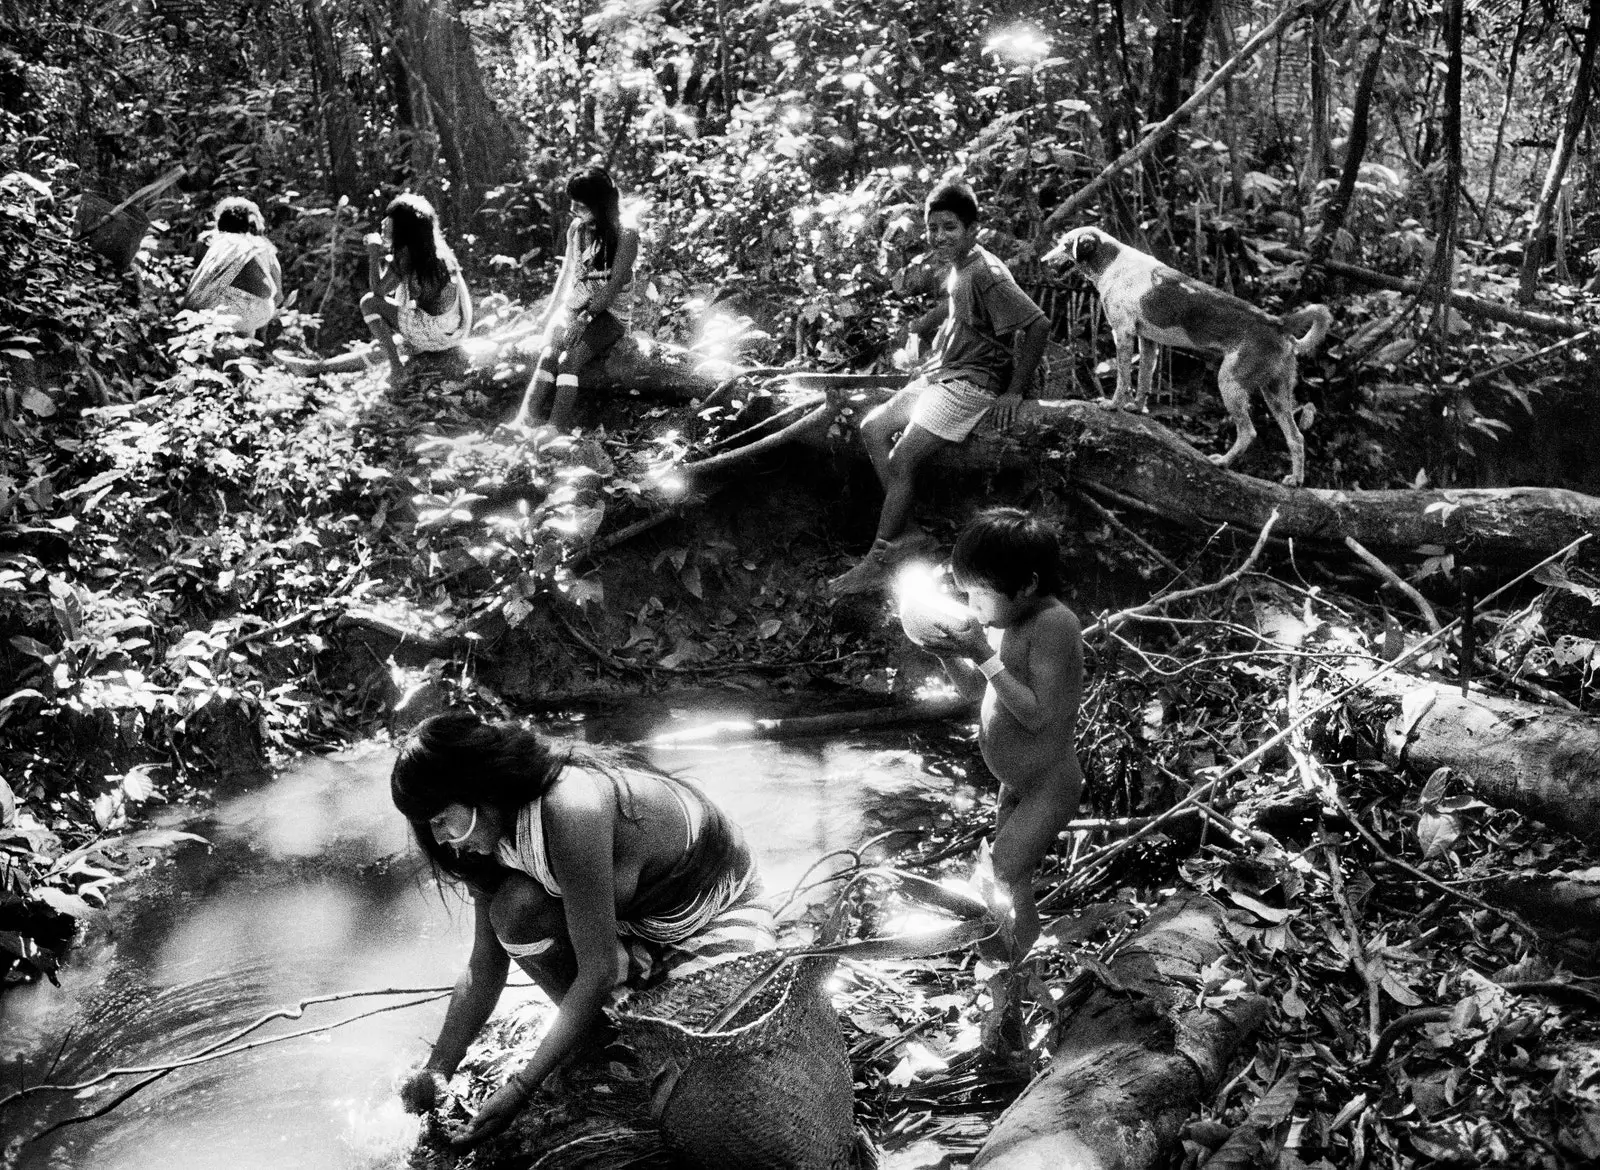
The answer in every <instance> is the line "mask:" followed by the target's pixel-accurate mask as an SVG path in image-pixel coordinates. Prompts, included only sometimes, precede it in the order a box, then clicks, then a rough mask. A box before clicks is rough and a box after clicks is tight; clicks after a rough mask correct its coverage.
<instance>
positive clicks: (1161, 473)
mask: <svg viewBox="0 0 1600 1170" xmlns="http://www.w3.org/2000/svg"><path fill="white" fill-rule="evenodd" d="M890 393H892V391H890V390H887V389H883V390H870V389H869V390H859V391H856V392H854V393H853V394H851V396H850V399H851V400H850V401H849V402H848V403H847V404H846V405H847V406H848V407H849V408H850V409H851V410H852V412H853V414H854V416H855V417H856V418H859V417H860V415H862V414H864V413H865V412H866V411H867V410H869V409H871V408H872V406H874V405H876V404H877V403H878V402H881V401H883V400H884V399H885V398H887V397H888V395H889V394H890ZM831 441H832V442H835V443H839V442H841V441H842V442H844V443H845V444H847V446H848V447H849V448H853V449H854V450H855V451H856V452H858V453H860V455H861V457H862V458H865V452H864V451H862V450H861V447H860V444H859V442H858V441H857V440H855V438H854V433H853V428H851V430H850V433H849V435H848V436H847V437H846V438H844V439H843V440H841V439H840V438H838V437H835V438H834V439H832V440H831ZM1258 442H1270V437H1263V439H1261V440H1258ZM1042 461H1056V462H1058V463H1059V466H1060V467H1061V469H1062V471H1063V473H1064V474H1065V475H1066V476H1067V478H1068V479H1069V481H1070V482H1072V483H1074V484H1077V485H1079V486H1082V487H1085V488H1088V489H1091V490H1096V491H1098V492H1100V493H1101V494H1103V495H1105V496H1106V497H1108V498H1111V499H1115V500H1119V501H1121V502H1123V503H1126V504H1130V505H1132V506H1135V507H1138V508H1141V509H1143V510H1144V511H1146V512H1149V513H1152V514H1155V515H1158V516H1161V517H1163V518H1165V519H1168V520H1171V521H1173V522H1175V523H1179V524H1182V525H1185V526H1186V527H1192V528H1195V529H1198V530H1206V531H1209V530H1211V529H1214V528H1216V527H1217V526H1218V525H1219V524H1230V525H1233V526H1235V527H1237V528H1240V529H1243V530H1246V531H1249V532H1252V533H1254V532H1258V531H1260V529H1261V527H1262V525H1263V524H1265V523H1266V520H1267V517H1268V516H1270V515H1271V514H1272V512H1273V511H1274V510H1276V511H1277V512H1278V516H1279V519H1278V522H1277V524H1276V525H1275V526H1274V527H1273V531H1272V534H1273V536H1274V537H1275V538H1279V539H1282V538H1286V537H1293V538H1294V539H1296V540H1302V541H1311V542H1317V543H1324V544H1327V545H1329V546H1340V547H1341V548H1342V546H1343V544H1344V541H1345V539H1346V538H1347V537H1351V538H1354V539H1355V540H1356V541H1358V542H1360V543H1361V544H1362V545H1364V546H1365V547H1367V548H1369V549H1374V548H1378V549H1406V550H1411V549H1416V548H1417V547H1419V546H1421V545H1438V546H1440V547H1442V548H1446V549H1449V550H1452V551H1453V552H1454V553H1455V554H1456V557H1457V559H1458V560H1466V561H1475V562H1487V563H1495V562H1499V561H1512V562H1526V561H1532V560H1537V559H1539V558H1540V557H1544V556H1548V555H1549V554H1551V553H1553V552H1555V551H1556V550H1557V549H1559V548H1562V547H1563V546H1565V545H1567V544H1569V543H1570V542H1572V541H1573V540H1575V539H1577V538H1578V537H1579V536H1582V535H1584V534H1585V533H1596V532H1600V499H1597V498H1595V497H1593V496H1586V495H1583V494H1581V493H1579V492H1572V491H1564V490H1561V489H1557V488H1527V487H1510V488H1458V489H1443V490H1409V489H1408V490H1397V491H1343V490H1338V489H1332V488H1289V487H1284V486H1282V485H1281V484H1277V483H1272V482H1268V481H1267V480H1264V479H1256V478H1255V477H1253V476H1249V475H1240V474H1237V473H1236V472H1232V471H1228V470H1226V469H1225V468H1221V467H1217V466H1215V465H1214V464H1212V463H1211V461H1210V460H1209V459H1207V458H1206V456H1205V455H1204V454H1202V453H1201V452H1200V451H1198V450H1196V449H1195V448H1194V447H1193V446H1191V445H1190V444H1189V443H1187V442H1185V441H1184V440H1183V439H1182V438H1180V437H1179V436H1178V435H1176V434H1174V433H1173V432H1172V431H1170V430H1168V429H1167V428H1166V427H1164V426H1162V425H1161V424H1160V423H1158V422H1156V421H1155V420H1153V419H1151V418H1149V417H1148V416H1145V415H1137V414H1130V413H1127V412H1126V411H1120V410H1111V409H1109V408H1107V407H1102V406H1098V405H1096V404H1095V403H1092V402H1083V401H1057V402H1027V403H1024V404H1023V422H1022V423H1021V424H1020V425H1019V426H1018V427H1016V428H1015V433H1014V434H1010V435H1001V434H997V433H996V432H995V431H993V430H992V429H989V428H987V427H981V428H980V430H979V431H978V433H976V434H975V435H974V436H973V438H972V439H971V440H969V441H968V442H966V443H963V444H961V445H960V446H957V447H953V448H951V449H949V450H947V451H941V452H940V453H939V455H938V457H937V458H936V465H938V466H941V467H946V468H952V469H954V468H966V469H974V470H976V469H991V470H998V469H1001V468H1026V467H1029V466H1039V465H1040V464H1041V462H1042ZM1314 469H1315V468H1314V465H1313V470H1314Z"/></svg>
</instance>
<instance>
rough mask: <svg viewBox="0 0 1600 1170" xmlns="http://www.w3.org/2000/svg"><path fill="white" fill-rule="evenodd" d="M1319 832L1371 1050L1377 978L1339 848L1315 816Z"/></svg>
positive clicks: (1375, 1030) (1375, 1022) (1378, 1002)
mask: <svg viewBox="0 0 1600 1170" xmlns="http://www.w3.org/2000/svg"><path fill="white" fill-rule="evenodd" d="M1318 828H1320V829H1321V832H1322V855H1323V857H1324V858H1325V859H1326V860H1327V862H1328V881H1329V884H1331V885H1332V886H1333V900H1334V901H1335V902H1337V903H1338V905H1339V916H1340V917H1341V918H1343V919H1344V928H1345V932H1346V933H1347V934H1348V935H1349V938H1350V965H1351V966H1352V967H1354V968H1355V969H1356V974H1358V975H1360V976H1361V982H1362V983H1364V984H1366V987H1367V1043H1368V1044H1370V1045H1371V1046H1372V1048H1373V1050H1374V1051H1376V1050H1377V1047H1378V1039H1379V1029H1380V1021H1381V1012H1382V1007H1381V1000H1380V998H1379V986H1378V980H1377V979H1376V978H1374V977H1373V974H1372V966H1371V964H1370V963H1368V962H1367V948H1366V944H1365V943H1363V942H1362V941H1361V928H1360V926H1359V925H1358V924H1357V922H1356V910H1355V907H1354V906H1353V905H1351V902H1350V895H1349V893H1348V892H1347V891H1346V890H1345V888H1344V872H1343V870H1341V869H1340V868H1339V850H1338V847H1337V846H1335V845H1334V842H1333V838H1332V837H1331V836H1330V835H1329V833H1328V826H1327V824H1326V823H1323V822H1322V821H1321V819H1320V818H1319V823H1318Z"/></svg>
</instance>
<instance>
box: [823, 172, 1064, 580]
mask: <svg viewBox="0 0 1600 1170" xmlns="http://www.w3.org/2000/svg"><path fill="white" fill-rule="evenodd" d="M924 218H925V221H926V224H927V232H928V248H929V251H930V253H932V255H933V257H934V258H935V259H936V260H937V261H939V262H942V263H944V264H946V265H948V266H949V269H950V271H949V275H948V276H947V277H946V278H945V293H946V296H945V300H944V303H943V304H941V305H939V306H938V307H937V308H935V309H933V310H931V311H930V312H929V313H927V314H926V315H925V316H923V317H922V318H921V319H919V320H918V321H916V322H914V323H913V324H912V327H911V328H912V332H914V333H923V332H925V331H927V330H929V329H932V328H934V327H937V328H938V332H937V333H936V334H935V335H934V339H933V345H932V353H931V355H930V357H929V359H928V361H927V362H926V363H924V365H923V367H922V369H921V370H920V371H919V373H918V376H917V377H915V378H913V379H912V380H911V382H910V384H909V385H907V386H906V387H904V388H903V389H902V390H900V391H899V392H898V393H897V394H895V396H894V397H893V398H891V399H889V401H887V402H885V403H884V404H883V405H882V406H879V407H877V408H876V409H875V410H873V411H872V412H871V413H869V414H868V415H867V417H866V418H865V419H863V420H862V423H861V441H862V442H863V443H864V444H865V445H866V448H867V455H868V457H869V458H871V460H872V466H873V470H875V471H876V472H877V473H878V479H879V482H881V483H882V484H883V491H884V500H883V509H882V511H881V512H880V513H879V515H878V531H877V534H876V537H875V539H874V540H873V542H872V548H871V549H870V550H869V551H868V553H867V555H866V556H865V557H864V558H863V559H862V560H861V562H860V563H859V564H857V565H856V566H855V567H854V568H852V569H850V570H849V571H848V572H845V573H842V574H840V575H839V576H838V577H835V578H834V579H833V580H832V581H830V582H829V583H828V584H829V588H830V589H831V590H832V591H833V592H834V593H836V594H843V593H864V592H866V591H868V590H871V589H875V588H877V587H879V586H881V585H882V584H884V583H885V581H886V580H887V578H888V575H889V569H890V567H891V566H892V565H894V564H895V562H897V561H898V560H900V559H901V558H903V557H904V556H905V555H906V554H907V553H909V552H911V551H913V550H914V548H915V546H916V545H918V544H919V543H922V542H923V541H924V540H925V539H926V538H925V537H924V535H923V533H922V532H921V530H920V529H918V528H917V527H916V526H915V525H914V524H912V523H911V522H910V521H911V497H912V491H913V488H914V487H915V481H916V473H917V469H918V468H919V467H921V466H922V465H923V464H924V463H926V462H927V461H928V459H929V458H930V457H931V456H932V455H933V454H934V453H935V452H937V451H938V450H940V449H941V448H942V447H944V446H946V445H949V444H954V443H959V442H962V441H963V440H964V439H965V438H966V437H967V436H968V435H969V434H971V433H972V429H973V428H974V427H975V426H977V424H978V420H979V419H981V418H983V417H984V416H985V415H991V416H992V419H993V422H994V424H995V426H996V427H1000V428H1004V427H1008V426H1010V425H1011V420H1012V418H1013V417H1015V415H1016V411H1017V406H1018V404H1020V403H1021V401H1022V392H1023V390H1024V389H1025V388H1026V387H1027V386H1028V385H1029V383H1030V382H1031V381H1032V379H1033V373H1034V370H1035V368H1036V367H1037V366H1038V364H1039V358H1040V356H1041V355H1042V354H1043V353H1044V348H1045V344H1046V342H1047V341H1048V340H1049V336H1050V322H1049V319H1048V318H1046V317H1045V315H1044V313H1042V312H1041V311H1040V309H1039V306H1038V305H1036V304H1034V303H1033V301H1032V300H1030V299H1029V298H1028V295H1027V294H1026V293H1025V292H1023V291H1022V289H1021V288H1019V287H1018V286H1017V282H1016V280H1015V279H1014V278H1013V277H1012V275H1011V272H1010V270H1009V269H1007V268H1006V266H1005V264H1004V263H1003V262H1002V261H1001V260H1000V259H999V258H998V257H996V256H995V255H994V254H993V253H991V252H989V251H988V250H986V249H985V248H982V247H980V246H979V244H978V201H977V199H976V198H975V197H974V196H973V194H972V189H971V188H970V187H968V186H967V185H966V184H965V183H963V182H960V181H959V180H948V181H946V182H944V183H941V184H940V185H939V186H938V187H936V188H934V190H933V192H932V194H930V195H929V196H928V201H927V204H926V206H925V209H924ZM1008 338H1009V339H1010V344H1009V345H1008V344H1007V339H1008ZM896 435H899V439H898V441H897V440H896V438H895V436H896Z"/></svg>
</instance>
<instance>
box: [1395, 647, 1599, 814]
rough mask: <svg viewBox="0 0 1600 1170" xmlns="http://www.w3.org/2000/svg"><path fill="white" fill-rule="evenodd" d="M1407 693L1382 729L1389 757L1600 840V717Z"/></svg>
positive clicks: (1487, 698) (1486, 699)
mask: <svg viewBox="0 0 1600 1170" xmlns="http://www.w3.org/2000/svg"><path fill="white" fill-rule="evenodd" d="M1400 687H1404V694H1403V695H1401V696H1400V713H1399V714H1398V715H1395V716H1394V717H1393V718H1391V719H1390V720H1389V721H1388V722H1387V724H1386V726H1385V728H1384V754H1385V756H1386V757H1387V759H1388V760H1389V762H1391V763H1392V764H1395V765H1397V766H1400V767H1405V768H1407V769H1409V770H1411V771H1412V772H1414V773H1416V774H1417V775H1419V776H1428V775H1429V774H1431V773H1432V772H1433V770H1434V769H1435V768H1441V767H1446V766H1448V767H1451V768H1454V769H1455V770H1456V771H1458V772H1460V773H1462V774H1463V775H1465V776H1468V777H1470V778H1471V780H1472V784H1473V792H1474V793H1475V794H1476V795H1477V797H1478V799H1479V800H1482V801H1484V802H1485V803H1487V804H1492V805H1494V806H1495V807H1496V808H1510V809H1515V810H1517V811H1518V812H1520V813H1522V814H1523V815H1524V816H1529V817H1532V818H1534V819H1535V820H1538V821H1542V822H1544V823H1545V824H1547V825H1551V826H1554V827H1555V828H1558V829H1564V830H1565V831H1567V832H1569V833H1571V834H1572V835H1573V836H1575V837H1579V838H1581V839H1583V840H1584V841H1587V842H1590V843H1596V842H1600V780H1597V779H1596V778H1597V777H1600V719H1595V718H1594V717H1592V716H1589V715H1583V714H1576V713H1573V712H1569V711H1558V710H1555V709H1553V708H1550V707H1541V706H1539V705H1538V704H1535V703H1523V702H1519V701H1517V700H1515V699H1503V698H1500V697H1498V696H1495V695H1485V694H1478V693H1473V694H1469V695H1467V696H1463V695H1462V694H1461V691H1460V689H1459V688H1456V687H1448V686H1445V685H1443V684H1441V683H1430V682H1422V681H1407V680H1399V681H1396V680H1392V679H1391V680H1389V681H1387V682H1386V683H1385V684H1384V688H1385V689H1386V690H1388V691H1389V692H1390V693H1391V694H1392V693H1394V691H1395V690H1396V689H1397V688H1400Z"/></svg>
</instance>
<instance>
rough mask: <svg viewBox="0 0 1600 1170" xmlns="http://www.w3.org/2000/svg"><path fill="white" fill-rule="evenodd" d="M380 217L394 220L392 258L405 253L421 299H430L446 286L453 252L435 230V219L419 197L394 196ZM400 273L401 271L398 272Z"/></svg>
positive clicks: (453, 261)
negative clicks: (420, 291) (421, 296)
mask: <svg viewBox="0 0 1600 1170" xmlns="http://www.w3.org/2000/svg"><path fill="white" fill-rule="evenodd" d="M383 214H384V215H385V216H386V217H388V218H389V219H391V220H393V221H394V255H395V259H396V260H397V261H398V259H399V257H400V253H401V252H402V251H404V252H405V253H406V259H407V263H408V264H409V265H410V271H411V273H413V274H415V276H416V278H417V284H418V286H419V287H420V289H421V290H422V293H423V297H424V299H426V300H431V299H432V298H433V297H435V296H437V295H438V294H439V292H440V291H441V290H443V288H444V286H445V285H447V284H449V283H450V279H451V272H452V270H453V269H454V268H455V265H456V257H455V253H454V252H452V251H450V245H449V244H446V243H445V242H444V236H443V234H442V233H441V232H440V231H439V216H438V214H437V213H435V211H434V210H433V204H431V203H429V202H428V201H427V200H426V199H424V198H423V197H422V196H421V195H410V194H407V195H396V196H395V197H394V198H393V199H391V200H390V201H389V206H388V207H386V208H385V209H384V212H383ZM402 271H405V270H404V269H402Z"/></svg>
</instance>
